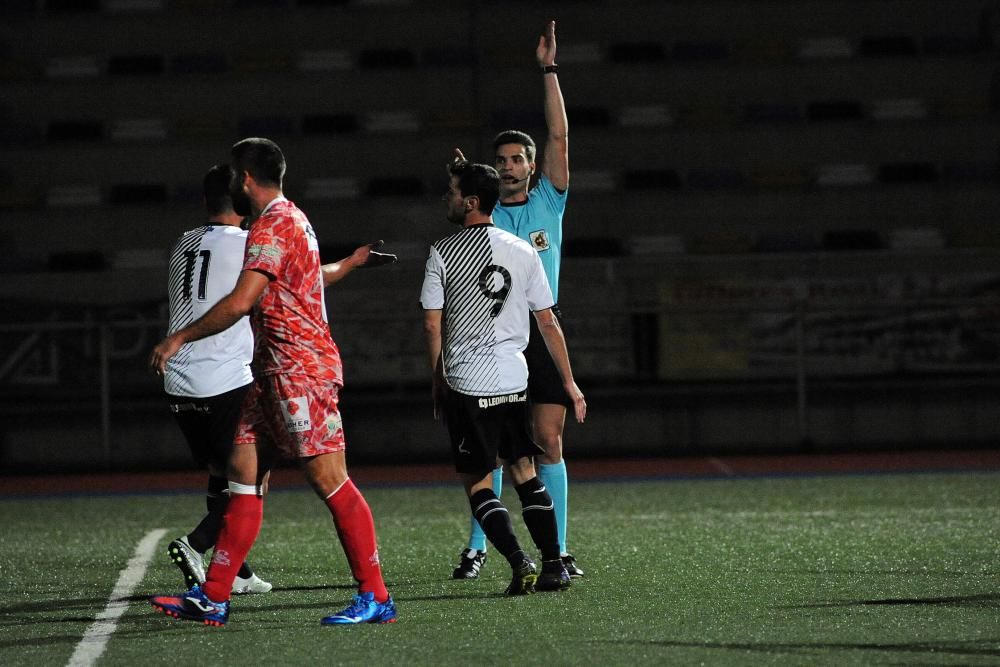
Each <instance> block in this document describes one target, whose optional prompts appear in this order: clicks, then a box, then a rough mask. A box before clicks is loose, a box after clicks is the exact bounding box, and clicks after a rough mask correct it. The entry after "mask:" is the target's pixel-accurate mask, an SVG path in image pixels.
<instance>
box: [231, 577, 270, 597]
mask: <svg viewBox="0 0 1000 667" xmlns="http://www.w3.org/2000/svg"><path fill="white" fill-rule="evenodd" d="M271 588H272V586H271V583H270V582H267V581H264V580H263V579H261V578H260V577H258V576H257V575H256V574H251V575H250V576H249V577H248V578H246V579H244V578H243V577H241V576H239V575H237V576H236V578H235V579H233V595H247V594H248V593H267V592H269V591H270V590H271Z"/></svg>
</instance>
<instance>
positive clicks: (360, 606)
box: [341, 595, 368, 616]
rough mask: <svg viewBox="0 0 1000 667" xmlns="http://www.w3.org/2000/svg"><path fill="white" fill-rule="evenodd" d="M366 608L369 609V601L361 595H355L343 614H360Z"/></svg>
mask: <svg viewBox="0 0 1000 667" xmlns="http://www.w3.org/2000/svg"><path fill="white" fill-rule="evenodd" d="M366 609H368V602H367V601H366V600H365V599H364V598H362V597H361V596H360V595H355V596H354V601H353V602H352V603H351V606H350V607H348V608H347V609H345V610H344V611H343V613H342V614H341V616H360V615H361V614H362V612H364V611H365V610H366Z"/></svg>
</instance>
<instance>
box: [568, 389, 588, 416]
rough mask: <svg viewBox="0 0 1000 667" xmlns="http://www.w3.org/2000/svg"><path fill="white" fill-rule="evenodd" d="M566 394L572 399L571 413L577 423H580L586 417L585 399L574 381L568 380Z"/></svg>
mask: <svg viewBox="0 0 1000 667" xmlns="http://www.w3.org/2000/svg"><path fill="white" fill-rule="evenodd" d="M566 394H567V395H568V396H569V397H570V399H571V400H572V401H573V414H574V415H575V416H576V421H577V423H578V424H582V423H583V421H584V420H585V419H586V418H587V401H586V400H584V398H583V392H582V391H580V388H579V387H577V386H576V382H570V383H569V384H567V385H566Z"/></svg>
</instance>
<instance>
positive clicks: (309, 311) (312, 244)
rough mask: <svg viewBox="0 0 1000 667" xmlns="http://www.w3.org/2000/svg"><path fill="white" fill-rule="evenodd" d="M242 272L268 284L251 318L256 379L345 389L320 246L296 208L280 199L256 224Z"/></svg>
mask: <svg viewBox="0 0 1000 667" xmlns="http://www.w3.org/2000/svg"><path fill="white" fill-rule="evenodd" d="M243 269H244V270H251V271H259V272H261V273H263V274H265V275H266V276H267V277H268V278H269V279H270V282H269V283H268V285H267V288H266V289H265V290H264V293H263V295H261V298H260V301H259V302H258V303H257V305H256V306H255V307H254V309H253V313H252V315H251V322H252V323H253V329H254V338H255V341H256V347H255V349H254V374H255V375H277V374H282V375H297V376H306V377H310V378H317V379H323V380H328V381H332V382H335V383H337V384H340V385H343V370H342V367H341V363H340V350H338V349H337V344H336V343H334V342H333V338H332V337H331V336H330V327H329V325H328V324H327V319H326V302H325V299H324V297H323V275H322V268H321V264H320V259H319V242H318V241H317V240H316V233H315V232H314V231H313V228H312V225H310V224H309V220H308V218H306V216H305V214H304V213H303V212H302V211H300V210H299V208H298V207H297V206H296V205H295V204H293V203H292V202H290V201H288V200H287V199H285V198H284V197H279V198H277V199H275V200H273V201H272V202H271V203H270V204H268V205H267V207H266V208H265V209H264V212H263V213H261V215H260V217H259V218H257V219H256V220H255V221H254V222H253V224H252V225H251V226H250V234H249V236H248V237H247V245H246V258H245V260H244V262H243Z"/></svg>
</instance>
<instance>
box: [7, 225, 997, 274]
mask: <svg viewBox="0 0 1000 667" xmlns="http://www.w3.org/2000/svg"><path fill="white" fill-rule="evenodd" d="M411 245H412V247H410V246H411ZM948 247H951V248H968V247H976V248H985V247H992V248H1000V232H994V233H991V234H973V235H970V234H962V233H953V234H950V235H946V234H945V233H944V232H942V231H941V230H940V229H937V228H932V227H927V228H900V229H893V230H890V231H888V232H887V233H884V234H882V233H878V232H875V231H873V230H870V229H837V230H829V231H826V232H820V233H816V234H810V233H806V232H797V231H786V232H768V233H753V232H748V231H716V232H706V233H703V234H695V235H690V236H687V237H685V236H682V235H676V234H662V235H651V236H632V237H625V238H615V237H587V236H581V237H572V238H570V239H567V240H566V243H565V246H564V249H563V250H564V256H565V257H568V258H601V257H620V256H649V255H744V254H774V253H814V252H871V251H890V252H893V253H906V252H927V251H936V250H942V249H944V248H948ZM353 249H354V246H353V245H344V244H333V245H323V246H321V249H320V250H321V255H322V256H323V258H324V261H333V260H335V259H338V258H340V257H344V256H346V255H347V254H349V253H350V252H351V250H353ZM392 249H393V250H394V251H396V252H401V253H402V256H403V257H404V259H407V260H414V259H421V258H422V257H423V256H424V255H426V251H427V248H426V246H425V245H423V244H419V243H414V244H406V243H394V244H393V248H392ZM166 254H167V253H166V248H149V249H143V248H132V249H127V250H120V251H117V252H108V251H105V250H80V251H58V252H51V253H49V254H48V256H47V259H46V261H45V262H44V264H40V265H35V266H30V265H28V264H24V263H22V265H20V266H18V265H17V263H16V262H15V264H14V265H13V266H7V267H5V268H6V270H7V271H10V270H13V269H18V270H22V271H24V270H34V271H54V272H65V271H71V272H72V271H105V270H115V269H121V270H126V269H144V268H162V267H163V266H165V265H166V260H167V256H166Z"/></svg>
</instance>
